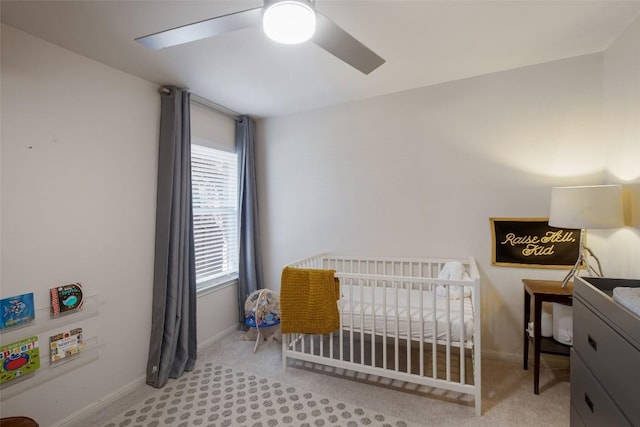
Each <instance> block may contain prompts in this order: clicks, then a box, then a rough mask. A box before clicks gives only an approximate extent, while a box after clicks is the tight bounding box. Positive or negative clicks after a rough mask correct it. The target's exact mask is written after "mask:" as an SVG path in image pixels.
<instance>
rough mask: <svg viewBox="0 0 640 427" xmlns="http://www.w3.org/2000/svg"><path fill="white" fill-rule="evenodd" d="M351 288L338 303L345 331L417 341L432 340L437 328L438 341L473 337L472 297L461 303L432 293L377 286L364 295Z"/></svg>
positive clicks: (343, 293)
mask: <svg viewBox="0 0 640 427" xmlns="http://www.w3.org/2000/svg"><path fill="white" fill-rule="evenodd" d="M350 288H351V286H349V285H347V286H342V289H341V294H342V297H341V299H340V300H339V302H338V304H339V309H340V313H341V318H342V327H343V329H351V328H353V330H354V331H358V332H360V331H361V330H363V331H364V332H365V333H373V334H376V335H386V336H396V334H397V336H398V337H400V338H405V339H406V337H407V335H408V334H409V333H410V336H411V338H412V339H414V340H424V341H432V340H433V336H434V325H435V331H436V340H438V341H446V340H447V334H449V340H450V341H451V342H460V337H461V335H462V336H463V340H464V341H466V340H469V339H471V338H472V337H473V324H474V319H473V306H472V302H471V298H468V297H465V298H462V301H460V300H459V299H447V298H443V297H439V296H437V295H436V296H435V297H434V295H433V294H434V292H432V291H416V290H411V291H407V290H406V289H394V288H382V287H378V288H375V291H374V289H373V288H363V289H362V292H361V290H360V287H358V286H353V288H352V289H350ZM407 293H409V295H407ZM396 299H397V300H398V304H397V307H396ZM421 299H422V316H421V314H420V309H421V305H420V300H421ZM447 305H448V306H449V312H448V313H447ZM434 312H435V321H434ZM461 322H462V328H461ZM385 323H386V329H385ZM421 325H422V329H421ZM461 329H462V330H461Z"/></svg>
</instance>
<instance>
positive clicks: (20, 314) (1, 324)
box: [0, 292, 36, 329]
mask: <svg viewBox="0 0 640 427" xmlns="http://www.w3.org/2000/svg"><path fill="white" fill-rule="evenodd" d="M35 313H36V311H35V308H34V304H33V292H30V293H28V294H22V295H15V296H12V297H9V298H2V299H0V316H2V318H1V320H0V329H7V328H13V327H15V326H20V325H25V324H27V323H29V322H31V321H32V320H33V319H35Z"/></svg>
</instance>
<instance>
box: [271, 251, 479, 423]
mask: <svg viewBox="0 0 640 427" xmlns="http://www.w3.org/2000/svg"><path fill="white" fill-rule="evenodd" d="M450 261H459V262H461V263H462V264H463V265H464V267H465V270H466V272H467V275H465V277H464V279H463V280H443V279H438V275H439V273H440V271H441V270H442V268H443V266H444V265H445V264H446V263H447V262H450ZM288 267H294V268H313V269H328V270H335V271H336V277H338V278H339V279H340V289H341V291H340V293H341V297H340V300H339V301H338V308H339V312H340V328H339V329H338V330H337V331H335V332H334V333H332V334H325V335H308V334H297V333H296V334H284V335H283V340H282V356H283V357H282V358H283V367H284V368H285V369H286V367H287V366H288V360H289V359H296V360H301V361H307V362H312V363H318V364H321V365H325V366H332V367H335V368H342V369H346V370H351V371H355V372H361V373H364V374H369V375H375V376H379V377H383V378H389V379H392V380H399V381H405V382H408V383H414V384H420V385H424V386H428V387H434V388H440V389H444V390H451V391H454V392H459V393H464V394H469V395H472V396H473V398H474V400H475V410H476V414H477V415H481V413H482V409H481V387H480V384H481V383H480V373H481V369H480V330H481V327H480V288H479V286H480V277H479V273H478V268H477V266H476V262H475V260H474V258H472V257H470V258H468V259H465V260H451V259H400V258H365V257H346V256H333V255H327V254H322V255H316V256H314V257H311V258H307V259H304V260H301V261H298V262H294V263H292V264H289V265H288ZM467 357H470V362H471V363H467ZM469 365H470V366H469ZM467 369H469V370H470V371H471V372H469V373H467Z"/></svg>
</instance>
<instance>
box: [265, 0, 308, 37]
mask: <svg viewBox="0 0 640 427" xmlns="http://www.w3.org/2000/svg"><path fill="white" fill-rule="evenodd" d="M310 3H311V2H310V1H305V0H282V1H276V2H274V3H271V4H270V5H268V6H267V7H266V8H265V10H264V15H263V17H262V28H263V30H264V32H265V34H266V35H267V36H268V37H269V38H270V39H272V40H274V41H276V42H278V43H284V44H298V43H302V42H305V41H307V40H309V39H310V38H311V37H312V36H313V34H314V33H315V31H316V14H315V11H314V10H313V8H311V6H309V4H310Z"/></svg>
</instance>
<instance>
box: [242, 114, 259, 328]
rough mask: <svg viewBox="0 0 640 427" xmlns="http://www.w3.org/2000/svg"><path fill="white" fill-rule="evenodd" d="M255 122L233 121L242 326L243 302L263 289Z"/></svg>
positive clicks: (247, 120) (247, 118)
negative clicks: (237, 199)
mask: <svg viewBox="0 0 640 427" xmlns="http://www.w3.org/2000/svg"><path fill="white" fill-rule="evenodd" d="M255 128H256V125H255V122H254V121H253V119H251V118H249V117H247V116H243V117H241V118H240V120H238V121H237V122H236V150H237V152H238V171H239V172H238V173H239V192H240V195H239V213H238V221H239V224H238V230H240V231H239V241H240V255H239V260H238V269H239V272H238V314H239V320H240V323H241V324H242V325H244V303H245V301H246V299H247V297H248V296H249V294H250V293H251V292H253V291H256V290H258V289H262V288H263V283H262V257H261V253H260V229H259V224H258V189H257V181H256V167H255V145H256V144H255V133H256V132H255Z"/></svg>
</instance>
